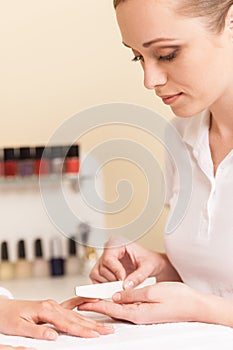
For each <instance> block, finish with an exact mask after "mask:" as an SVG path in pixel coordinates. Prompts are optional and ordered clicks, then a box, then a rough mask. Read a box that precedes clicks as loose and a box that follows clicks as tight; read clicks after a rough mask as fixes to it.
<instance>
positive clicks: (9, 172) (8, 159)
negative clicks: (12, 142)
mask: <svg viewBox="0 0 233 350" xmlns="http://www.w3.org/2000/svg"><path fill="white" fill-rule="evenodd" d="M4 174H5V176H6V177H9V176H16V175H17V162H16V157H15V150H14V148H4Z"/></svg>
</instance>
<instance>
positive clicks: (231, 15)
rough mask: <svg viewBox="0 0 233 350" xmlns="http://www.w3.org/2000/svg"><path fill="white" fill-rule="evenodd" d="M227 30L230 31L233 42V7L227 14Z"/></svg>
mask: <svg viewBox="0 0 233 350" xmlns="http://www.w3.org/2000/svg"><path fill="white" fill-rule="evenodd" d="M226 28H227V29H228V30H229V31H230V35H231V40H233V5H231V7H230V8H229V10H228V12H227V16H226Z"/></svg>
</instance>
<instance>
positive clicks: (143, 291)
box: [112, 286, 157, 304]
mask: <svg viewBox="0 0 233 350" xmlns="http://www.w3.org/2000/svg"><path fill="white" fill-rule="evenodd" d="M156 287H157V286H148V287H144V288H140V289H126V290H124V291H123V292H117V293H115V294H114V295H113V296H112V300H113V301H114V302H115V303H120V304H131V303H136V302H146V303H151V302H156V294H157V293H156V291H155V288H156Z"/></svg>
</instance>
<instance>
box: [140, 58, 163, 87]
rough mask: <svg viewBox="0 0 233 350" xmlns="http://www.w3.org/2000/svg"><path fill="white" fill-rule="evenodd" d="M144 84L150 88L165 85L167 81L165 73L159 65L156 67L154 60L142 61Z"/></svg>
mask: <svg viewBox="0 0 233 350" xmlns="http://www.w3.org/2000/svg"><path fill="white" fill-rule="evenodd" d="M143 70H144V86H145V88H147V89H149V90H151V89H153V90H154V89H155V87H157V86H160V85H165V84H166V82H167V74H166V72H165V71H164V69H162V68H161V67H158V64H156V63H155V62H154V61H153V62H150V63H147V64H146V63H144V67H143Z"/></svg>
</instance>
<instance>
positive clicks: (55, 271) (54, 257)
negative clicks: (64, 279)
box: [50, 237, 65, 276]
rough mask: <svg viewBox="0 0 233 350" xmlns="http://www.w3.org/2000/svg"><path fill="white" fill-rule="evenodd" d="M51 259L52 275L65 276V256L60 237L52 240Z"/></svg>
mask: <svg viewBox="0 0 233 350" xmlns="http://www.w3.org/2000/svg"><path fill="white" fill-rule="evenodd" d="M50 244H51V246H50V248H51V259H50V275H51V276H63V275H64V272H65V270H64V265H65V264H64V258H63V256H62V246H61V241H60V239H59V238H57V237H56V238H53V239H52V240H51V241H50Z"/></svg>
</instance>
